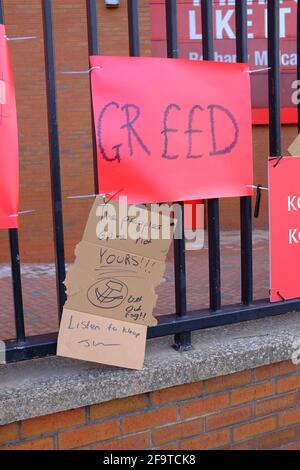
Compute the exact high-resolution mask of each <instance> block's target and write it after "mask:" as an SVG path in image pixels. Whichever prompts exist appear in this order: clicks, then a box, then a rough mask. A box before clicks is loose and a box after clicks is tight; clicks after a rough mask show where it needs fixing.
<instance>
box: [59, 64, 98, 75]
mask: <svg viewBox="0 0 300 470" xmlns="http://www.w3.org/2000/svg"><path fill="white" fill-rule="evenodd" d="M96 69H102V67H100V66H95V67H91V68H90V69H88V70H73V71H70V72H60V73H61V74H63V75H86V74H88V73H90V72H91V71H92V70H96Z"/></svg>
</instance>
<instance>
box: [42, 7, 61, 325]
mask: <svg viewBox="0 0 300 470" xmlns="http://www.w3.org/2000/svg"><path fill="white" fill-rule="evenodd" d="M42 12H43V26H44V52H45V71H46V89H47V117H48V136H49V157H50V174H51V194H52V212H53V230H54V248H55V266H56V289H57V301H58V309H59V318H60V316H61V313H62V309H63V306H64V303H65V301H66V293H65V287H64V284H63V282H64V280H65V277H66V268H65V249H64V229H63V215H62V197H61V177H60V160H59V157H60V155H59V138H58V124H57V106H56V77H55V57H54V40H53V24H52V2H51V0H42Z"/></svg>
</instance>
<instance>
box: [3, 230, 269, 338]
mask: <svg viewBox="0 0 300 470" xmlns="http://www.w3.org/2000/svg"><path fill="white" fill-rule="evenodd" d="M253 242H254V243H253V256H254V297H255V299H263V298H267V297H268V289H269V281H268V277H269V274H268V273H269V260H268V232H267V231H266V230H256V231H254V234H253ZM221 262H222V303H223V305H228V304H235V303H239V302H240V242H239V233H238V231H224V232H222V234H221ZM186 270H187V300H188V309H189V310H190V311H191V310H196V309H199V308H200V309H201V308H206V307H208V303H209V297H208V292H209V282H208V249H207V237H206V242H205V246H204V248H203V249H202V250H200V251H189V252H187V256H186ZM22 281H23V301H24V311H25V322H26V334H27V335H34V334H41V333H49V332H53V331H56V330H57V327H58V323H57V306H56V286H55V269H54V265H52V264H28V263H26V264H23V265H22ZM157 293H158V302H157V306H156V308H155V314H156V315H162V314H163V315H164V314H168V313H174V311H175V302H174V272H173V261H172V256H170V259H169V260H168V262H167V265H166V272H165V276H164V279H163V280H162V283H161V284H160V286H159V287H158V288H157ZM14 336H15V333H14V309H13V296H12V289H11V274H10V267H9V265H7V264H0V339H10V338H13V337H14Z"/></svg>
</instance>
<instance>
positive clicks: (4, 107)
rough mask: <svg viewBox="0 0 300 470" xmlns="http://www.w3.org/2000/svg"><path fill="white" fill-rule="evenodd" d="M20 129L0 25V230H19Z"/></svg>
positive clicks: (10, 70)
mask: <svg viewBox="0 0 300 470" xmlns="http://www.w3.org/2000/svg"><path fill="white" fill-rule="evenodd" d="M18 199H19V161H18V129H17V111H16V100H15V89H14V82H13V75H12V66H11V61H10V56H9V51H8V46H7V39H6V33H5V27H4V26H3V25H0V228H17V227H18Z"/></svg>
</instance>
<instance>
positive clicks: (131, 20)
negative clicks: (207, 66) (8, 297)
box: [0, 0, 300, 362]
mask: <svg viewBox="0 0 300 470" xmlns="http://www.w3.org/2000/svg"><path fill="white" fill-rule="evenodd" d="M41 3H42V10H43V23H44V45H45V46H44V47H45V68H46V85H47V111H48V127H49V149H50V170H51V194H52V205H53V229H54V241H55V255H56V284H57V296H58V304H59V311H60V312H61V309H62V306H63V304H64V301H65V289H64V286H63V281H64V278H65V259H64V237H63V217H62V198H61V179H60V162H59V157H60V155H59V138H58V126H57V109H56V80H55V61H54V42H53V27H52V10H51V6H52V4H53V2H51V0H41ZM138 5H139V2H138V0H128V2H127V7H128V36H129V50H130V55H131V56H139V54H140V36H139V11H138ZM201 7H202V33H203V57H204V59H205V60H214V33H213V1H212V0H202V2H201ZM86 11H87V26H88V52H89V55H98V54H99V47H98V25H97V0H86ZM267 13H268V15H267V16H268V59H269V67H270V70H269V82H268V83H269V118H270V128H269V132H270V137H269V139H270V156H273V157H277V156H280V155H281V126H280V60H279V59H280V57H279V50H280V48H279V42H280V38H279V0H272V1H271V0H269V1H268V12H267ZM3 21H4V13H3V3H2V0H0V22H3ZM166 30H167V51H168V57H169V58H177V57H178V37H177V9H176V0H166ZM299 32H300V5H299V4H298V13H297V52H298V56H300V36H299ZM236 51H237V60H238V61H239V62H247V61H248V47H247V1H246V0H239V1H237V2H236ZM299 62H300V61H299ZM299 62H298V67H297V78H298V79H299V80H300V63H299ZM221 85H222V82H220V86H221ZM195 94H197V90H195ZM298 112H299V117H298V127H299V131H300V105H299V107H298ZM92 119H93V118H92ZM96 145H97V142H96V137H95V131H94V126H93V146H94V174H95V192H96V193H97V192H98V190H99V188H98V165H97V151H96V150H97V149H96ZM181 205H182V209H183V203H181ZM182 214H183V211H182ZM240 220H241V283H242V294H241V296H242V304H243V305H240V304H239V305H232V306H227V307H222V306H221V280H220V279H221V275H220V265H221V262H220V227H219V201H218V199H213V200H210V201H208V236H209V279H210V309H209V310H208V309H205V310H201V309H199V310H197V311H195V312H187V298H186V270H185V243H184V238H183V239H182V240H175V243H174V264H175V297H176V313H175V314H174V315H172V314H171V315H165V316H163V317H161V318H160V320H159V324H158V326H156V327H152V328H149V329H148V337H150V338H154V337H159V336H165V335H170V334H173V335H175V345H176V346H177V349H178V350H181V351H182V350H184V349H187V348H189V347H190V345H191V331H194V330H197V329H201V328H208V327H213V326H218V325H224V324H229V323H236V322H238V321H243V320H251V319H255V318H262V317H265V316H272V315H279V314H282V313H287V312H289V311H293V310H296V311H297V310H298V311H299V310H300V300H299V299H294V300H291V301H286V302H283V303H275V304H271V303H270V302H269V301H268V300H262V301H260V302H259V303H258V304H256V303H255V304H253V280H252V278H253V272H252V220H251V199H250V198H248V197H246V198H241V200H240ZM182 222H184V217H183V220H182ZM183 226H184V224H183ZM9 241H10V252H11V264H12V280H13V293H14V307H15V324H16V339H15V340H8V341H6V358H7V362H13V361H17V360H23V359H30V358H33V357H42V356H46V355H49V354H54V353H55V348H56V338H57V333H49V334H47V335H38V336H32V337H31V336H29V337H25V326H24V312H23V301H22V285H21V273H20V257H19V246H18V230H15V229H12V230H10V231H9ZM199 307H201V306H199ZM188 313H189V314H188ZM212 313H215V314H212Z"/></svg>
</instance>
